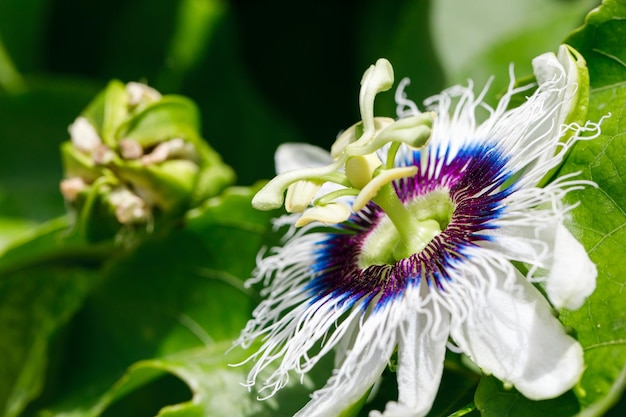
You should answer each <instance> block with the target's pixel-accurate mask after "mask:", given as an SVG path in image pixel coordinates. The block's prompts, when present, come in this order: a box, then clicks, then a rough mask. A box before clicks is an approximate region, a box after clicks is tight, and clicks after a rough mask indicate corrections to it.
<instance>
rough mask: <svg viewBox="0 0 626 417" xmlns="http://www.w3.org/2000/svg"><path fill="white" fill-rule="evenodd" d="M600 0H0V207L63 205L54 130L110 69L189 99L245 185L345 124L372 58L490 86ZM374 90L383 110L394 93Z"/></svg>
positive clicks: (432, 88) (422, 80) (551, 44)
mask: <svg viewBox="0 0 626 417" xmlns="http://www.w3.org/2000/svg"><path fill="white" fill-rule="evenodd" d="M595 4H596V1H595V0H593V1H592V0H570V1H567V0H530V1H521V0H506V1H494V0H477V1H472V2H466V1H463V0H440V1H433V2H430V1H426V0H412V1H409V0H395V1H383V0H366V1H356V0H353V1H332V0H320V1H316V2H293V1H286V0H276V1H268V0H237V1H226V0H178V1H175V0H110V1H80V0H0V41H1V42H2V43H3V45H4V51H3V52H4V54H3V53H0V146H1V147H2V152H1V153H0V215H2V216H4V217H20V218H26V219H32V220H36V221H41V220H44V219H47V218H50V217H52V216H55V215H59V214H61V213H63V211H64V207H63V203H62V200H61V198H60V196H59V195H58V192H57V183H58V181H59V179H60V178H61V168H60V162H59V158H58V151H57V148H58V144H59V143H60V142H61V141H63V140H65V139H66V138H67V126H68V125H69V124H70V123H71V122H72V121H73V119H74V118H75V117H76V115H77V114H78V113H79V112H80V110H81V109H82V108H83V107H84V106H85V105H86V104H87V103H88V101H89V100H90V99H91V98H92V97H93V95H94V94H95V93H96V92H97V91H99V90H100V89H102V88H103V87H104V86H105V85H106V83H107V82H108V81H109V80H110V79H112V78H117V79H120V80H122V81H125V82H126V81H132V80H137V81H143V82H146V83H148V84H150V85H151V86H153V87H155V88H157V89H158V90H160V91H161V92H163V93H178V94H184V95H187V96H189V97H191V98H192V99H193V100H195V101H196V102H197V103H198V105H199V106H200V110H201V113H202V117H203V131H204V135H205V138H206V139H207V140H208V141H209V142H210V144H211V145H212V146H213V147H214V148H216V149H217V150H218V152H220V153H221V154H222V155H223V157H224V159H225V160H226V162H227V163H229V164H231V165H232V166H233V167H234V168H235V170H236V172H237V173H238V178H239V183H240V184H251V183H253V182H254V181H256V180H258V179H260V178H268V177H270V176H271V175H272V174H273V152H274V150H275V148H276V146H277V145H278V144H280V143H282V142H287V141H306V142H311V143H316V144H319V145H320V146H324V147H328V146H329V145H330V144H331V143H332V142H333V141H334V138H335V137H336V135H337V133H338V132H339V131H340V130H341V129H343V128H346V127H347V126H349V125H351V124H352V123H354V122H355V121H356V120H357V119H358V102H357V94H358V88H359V80H360V77H361V74H362V73H363V71H364V69H365V68H367V66H368V65H370V64H371V63H373V62H374V61H375V60H376V59H377V58H378V57H381V56H384V57H387V58H388V59H390V61H391V62H392V64H393V65H394V67H395V70H396V78H397V79H398V80H399V79H400V78H402V77H404V76H409V77H411V79H412V84H411V86H410V87H409V88H408V92H409V94H410V96H411V97H412V98H413V99H414V100H415V101H417V102H419V101H421V100H422V99H423V98H425V97H427V96H429V95H431V94H433V93H436V92H438V91H440V90H441V88H442V87H444V86H445V85H449V84H451V83H453V82H464V81H465V79H466V77H468V76H472V77H474V78H476V81H477V84H478V85H481V83H483V82H484V81H485V80H486V79H487V77H488V75H490V74H492V73H494V69H496V68H497V69H498V73H497V76H498V78H497V81H498V83H497V84H496V88H494V89H493V91H497V88H502V87H503V86H504V85H505V84H506V82H507V81H508V76H507V66H508V63H509V62H518V63H519V66H518V67H517V68H518V73H520V74H524V73H528V71H529V60H530V59H531V58H532V57H533V56H536V55H537V54H539V53H541V52H544V51H546V50H554V49H555V48H556V46H557V45H558V44H559V43H560V42H561V40H562V39H563V38H564V37H565V36H566V34H567V33H568V32H569V31H570V30H571V29H573V28H575V27H577V26H579V25H580V24H581V23H582V21H583V17H584V15H585V14H586V12H587V11H588V10H590V8H591V7H592V6H593V5H595ZM2 56H4V58H2ZM7 58H8V59H7ZM12 69H13V70H14V71H13V70H12ZM378 104H379V110H380V113H381V114H385V115H389V116H393V115H394V108H393V103H392V94H391V93H388V94H386V95H383V96H382V97H381V99H380V100H379V103H378Z"/></svg>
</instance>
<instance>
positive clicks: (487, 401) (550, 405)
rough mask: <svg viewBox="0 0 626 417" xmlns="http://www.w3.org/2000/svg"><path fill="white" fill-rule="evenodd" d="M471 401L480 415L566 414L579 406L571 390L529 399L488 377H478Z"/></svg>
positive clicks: (495, 416) (486, 416) (490, 416)
mask: <svg viewBox="0 0 626 417" xmlns="http://www.w3.org/2000/svg"><path fill="white" fill-rule="evenodd" d="M474 401H475V403H476V407H477V408H478V410H479V411H480V413H481V416H483V417H523V416H542V415H545V416H550V417H560V416H563V417H569V416H573V415H574V414H576V412H578V410H579V408H580V406H579V405H578V402H577V401H576V397H575V396H574V394H573V393H572V392H571V391H568V392H566V393H565V394H563V395H561V396H560V397H558V398H553V399H550V400H545V401H531V400H529V399H527V398H526V397H524V396H523V395H521V394H520V393H519V392H517V391H516V390H515V389H505V388H504V387H503V386H502V383H501V382H500V381H498V380H497V379H496V378H494V377H491V376H486V377H483V378H482V379H481V380H480V384H478V388H477V389H476V396H475V399H474Z"/></svg>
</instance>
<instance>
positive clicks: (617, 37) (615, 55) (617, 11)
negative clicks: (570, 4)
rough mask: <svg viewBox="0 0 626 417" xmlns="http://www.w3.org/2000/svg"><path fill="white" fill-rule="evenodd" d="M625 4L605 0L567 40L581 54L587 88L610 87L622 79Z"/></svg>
mask: <svg viewBox="0 0 626 417" xmlns="http://www.w3.org/2000/svg"><path fill="white" fill-rule="evenodd" d="M625 18H626V2H624V1H623V0H605V1H604V2H603V3H602V6H600V7H598V8H597V9H595V10H594V11H592V12H591V13H589V15H588V16H587V18H586V19H585V24H584V25H583V26H582V27H581V28H580V29H578V30H576V31H575V32H573V33H572V34H571V36H570V37H569V38H568V39H567V43H569V44H571V45H572V46H574V47H575V48H576V49H578V51H579V52H580V53H581V54H583V56H584V57H585V59H586V60H587V66H588V67H589V77H590V79H591V87H593V88H601V87H610V86H611V85H613V84H621V83H623V82H624V80H626V48H625V47H624V39H625V38H626V25H625V24H624V19H625Z"/></svg>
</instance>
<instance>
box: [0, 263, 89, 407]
mask: <svg viewBox="0 0 626 417" xmlns="http://www.w3.org/2000/svg"><path fill="white" fill-rule="evenodd" d="M94 279H95V274H94V273H93V271H90V270H86V269H81V268H78V267H71V266H64V265H62V264H55V263H51V264H46V265H39V266H33V267H30V268H24V269H21V270H18V271H14V272H13V273H10V274H6V273H5V274H3V275H2V277H1V278H0V334H2V337H1V338H0V352H1V353H0V355H1V356H2V362H1V363H0V412H1V413H2V415H4V416H6V417H12V416H17V415H19V414H20V412H21V411H22V410H23V409H24V408H25V406H26V405H27V404H28V402H30V401H31V400H32V399H34V398H35V397H36V396H37V395H38V394H39V393H40V391H41V389H42V386H43V378H44V374H45V372H46V369H47V354H48V347H49V344H50V337H51V336H53V335H54V334H55V332H57V331H58V330H59V328H60V327H61V326H62V325H64V324H65V322H66V321H67V320H68V319H69V318H70V317H71V316H72V315H73V313H74V312H75V311H76V310H77V309H78V308H80V306H81V304H82V300H83V299H84V297H85V295H86V293H87V290H88V289H89V288H90V286H91V285H92V283H93V281H94Z"/></svg>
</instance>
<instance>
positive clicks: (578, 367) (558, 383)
mask: <svg viewBox="0 0 626 417" xmlns="http://www.w3.org/2000/svg"><path fill="white" fill-rule="evenodd" d="M503 281H504V279H502V278H501V279H500V282H497V283H494V284H495V285H493V286H492V287H491V290H490V291H488V292H487V294H485V297H481V299H477V300H475V301H474V308H472V310H470V311H469V315H468V317H467V319H466V321H465V322H464V323H456V324H455V323H452V331H451V335H452V338H453V339H454V341H455V342H456V343H457V345H458V346H459V347H460V348H461V349H462V350H463V351H464V352H465V353H466V354H467V355H468V356H469V357H470V358H471V359H472V360H473V361H474V362H475V363H476V364H477V365H478V366H479V367H481V368H482V369H483V371H484V372H486V373H489V374H493V375H494V376H496V377H497V378H498V379H500V380H502V381H503V382H505V383H511V384H513V385H514V386H515V387H516V388H517V389H518V390H519V391H520V392H521V393H522V394H523V395H525V396H526V397H528V398H530V399H533V400H541V399H547V398H553V397H556V396H558V395H560V394H562V393H564V392H565V391H567V390H568V389H570V388H571V387H572V386H574V384H576V382H577V381H578V380H579V378H580V375H581V373H582V371H583V352H582V348H581V346H580V345H579V344H578V342H577V341H576V340H574V339H573V338H572V337H570V336H568V335H567V334H566V333H565V331H564V330H563V327H562V325H561V323H560V322H559V321H558V320H557V319H556V318H555V317H554V316H553V315H552V311H551V309H550V306H549V305H548V302H547V301H546V300H545V298H544V297H543V296H542V295H541V293H540V292H539V291H538V290H537V289H536V288H535V287H533V286H532V284H530V283H528V282H527V281H526V280H525V279H523V277H521V276H520V277H518V284H517V285H514V286H513V285H509V287H511V288H506V287H505V285H504V284H503V283H502V282H503ZM453 320H454V317H453Z"/></svg>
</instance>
